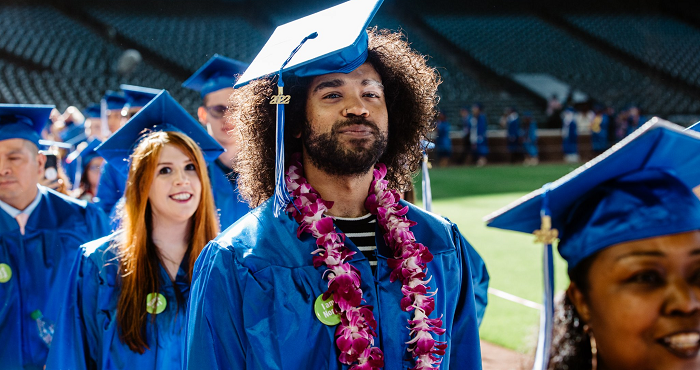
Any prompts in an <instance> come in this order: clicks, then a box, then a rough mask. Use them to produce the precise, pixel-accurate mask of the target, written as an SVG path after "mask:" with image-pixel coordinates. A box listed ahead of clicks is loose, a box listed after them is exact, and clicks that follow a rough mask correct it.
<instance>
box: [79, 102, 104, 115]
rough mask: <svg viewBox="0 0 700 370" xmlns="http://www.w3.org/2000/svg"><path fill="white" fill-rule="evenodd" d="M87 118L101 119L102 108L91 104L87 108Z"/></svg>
mask: <svg viewBox="0 0 700 370" xmlns="http://www.w3.org/2000/svg"><path fill="white" fill-rule="evenodd" d="M83 113H84V114H85V117H87V118H100V115H101V108H100V105H99V104H90V105H89V106H88V107H87V108H85V112H83Z"/></svg>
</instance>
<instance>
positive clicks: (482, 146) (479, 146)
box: [469, 113, 489, 157]
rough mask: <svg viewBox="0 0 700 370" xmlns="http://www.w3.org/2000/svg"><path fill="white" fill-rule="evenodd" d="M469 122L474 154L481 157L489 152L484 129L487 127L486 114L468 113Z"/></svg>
mask: <svg viewBox="0 0 700 370" xmlns="http://www.w3.org/2000/svg"><path fill="white" fill-rule="evenodd" d="M469 122H470V124H471V129H470V135H471V137H470V141H471V143H472V148H473V149H474V150H475V153H476V155H477V156H481V157H483V156H485V155H487V154H489V146H488V142H487V141H486V129H487V127H488V124H487V123H486V115H485V114H483V113H480V114H479V116H477V117H474V115H473V114H470V115H469Z"/></svg>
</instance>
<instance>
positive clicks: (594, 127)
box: [591, 104, 610, 156]
mask: <svg viewBox="0 0 700 370" xmlns="http://www.w3.org/2000/svg"><path fill="white" fill-rule="evenodd" d="M593 111H594V112H595V117H594V118H593V120H592V121H591V146H592V147H593V155H594V156H598V155H599V154H601V153H603V152H604V151H606V150H607V149H608V147H609V144H608V131H609V128H608V126H609V125H610V118H609V117H608V115H607V114H605V107H603V106H602V105H600V104H597V105H596V106H595V107H594V108H593Z"/></svg>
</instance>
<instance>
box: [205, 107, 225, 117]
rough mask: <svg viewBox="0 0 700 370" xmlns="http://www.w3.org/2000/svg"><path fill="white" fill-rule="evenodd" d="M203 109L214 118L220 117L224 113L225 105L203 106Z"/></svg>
mask: <svg viewBox="0 0 700 370" xmlns="http://www.w3.org/2000/svg"><path fill="white" fill-rule="evenodd" d="M204 109H206V110H207V112H208V113H209V114H211V116H212V117H214V118H222V117H223V116H224V114H226V106H225V105H212V106H209V107H204Z"/></svg>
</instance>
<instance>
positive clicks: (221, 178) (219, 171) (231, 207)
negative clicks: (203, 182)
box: [207, 159, 250, 230]
mask: <svg viewBox="0 0 700 370" xmlns="http://www.w3.org/2000/svg"><path fill="white" fill-rule="evenodd" d="M207 170H208V171H209V179H210V180H211V190H212V193H214V203H215V204H216V209H217V213H218V215H219V223H220V224H221V230H225V229H226V228H227V227H229V226H231V225H232V224H233V223H234V222H236V221H238V219H239V218H241V217H243V216H244V215H245V214H246V213H248V212H249V211H250V208H249V207H248V204H247V203H245V202H244V201H242V200H241V199H240V197H239V194H238V185H237V183H236V179H235V178H231V176H235V173H234V172H233V170H231V169H230V168H228V167H226V166H225V165H224V164H223V163H221V161H219V160H218V159H217V160H216V161H213V162H212V163H210V164H209V165H208V166H207ZM229 179H230V180H229Z"/></svg>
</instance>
